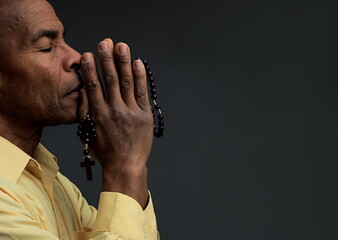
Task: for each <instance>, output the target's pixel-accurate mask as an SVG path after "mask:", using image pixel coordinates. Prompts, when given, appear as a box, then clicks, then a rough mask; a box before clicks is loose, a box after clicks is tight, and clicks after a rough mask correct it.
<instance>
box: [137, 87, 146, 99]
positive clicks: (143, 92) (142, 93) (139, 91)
mask: <svg viewBox="0 0 338 240" xmlns="http://www.w3.org/2000/svg"><path fill="white" fill-rule="evenodd" d="M146 95H147V91H146V89H145V88H144V87H140V88H138V89H137V90H136V93H135V96H136V97H138V98H144V97H146Z"/></svg>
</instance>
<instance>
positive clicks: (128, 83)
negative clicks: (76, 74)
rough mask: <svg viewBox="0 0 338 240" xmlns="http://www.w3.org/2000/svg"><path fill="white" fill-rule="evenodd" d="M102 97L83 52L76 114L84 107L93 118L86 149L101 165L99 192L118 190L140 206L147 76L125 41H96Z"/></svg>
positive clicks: (148, 130) (149, 122) (144, 191)
mask: <svg viewBox="0 0 338 240" xmlns="http://www.w3.org/2000/svg"><path fill="white" fill-rule="evenodd" d="M98 54H99V58H100V62H101V66H102V73H103V82H104V85H105V89H106V91H107V98H105V97H104V95H103V90H102V88H101V85H100V82H99V77H98V74H97V72H96V64H95V60H94V56H93V54H91V53H85V54H83V56H82V60H81V69H82V73H83V78H84V84H85V89H82V90H81V103H80V107H79V115H80V116H81V117H84V116H86V114H87V112H88V110H90V112H91V113H92V118H93V120H94V122H95V127H96V132H97V139H96V142H95V143H94V144H90V145H89V151H90V154H91V156H93V157H94V159H96V160H98V161H99V162H100V163H101V165H102V168H103V176H102V177H103V179H102V180H103V181H102V190H103V191H112V192H120V193H123V194H126V195H129V196H130V197H133V198H134V199H135V200H137V201H138V202H139V203H140V205H141V206H142V207H143V208H145V207H146V204H147V201H148V186H147V168H146V162H147V160H148V157H149V154H150V151H151V146H152V141H153V124H154V123H153V122H154V119H153V117H152V112H151V108H150V104H149V98H148V91H147V80H146V72H145V68H144V65H143V63H142V61H141V60H135V61H132V60H131V55H130V49H129V47H128V46H127V45H126V44H124V43H118V44H116V46H114V44H113V41H112V40H111V39H105V40H103V41H102V42H101V43H100V44H99V48H98Z"/></svg>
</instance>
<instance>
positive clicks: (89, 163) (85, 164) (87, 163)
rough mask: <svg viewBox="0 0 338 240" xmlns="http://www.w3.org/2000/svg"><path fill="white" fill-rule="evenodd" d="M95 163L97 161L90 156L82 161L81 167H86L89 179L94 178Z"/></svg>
mask: <svg viewBox="0 0 338 240" xmlns="http://www.w3.org/2000/svg"><path fill="white" fill-rule="evenodd" d="M94 165H95V162H94V161H92V160H91V159H90V158H89V157H85V159H84V161H83V162H82V163H81V167H85V168H86V173H87V180H93V175H92V166H94Z"/></svg>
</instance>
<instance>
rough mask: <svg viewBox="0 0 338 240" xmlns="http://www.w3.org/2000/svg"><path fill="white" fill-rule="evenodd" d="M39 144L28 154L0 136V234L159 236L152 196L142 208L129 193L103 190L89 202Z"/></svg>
mask: <svg viewBox="0 0 338 240" xmlns="http://www.w3.org/2000/svg"><path fill="white" fill-rule="evenodd" d="M58 170H59V167H58V165H57V162H56V158H55V157H54V156H53V155H52V154H51V153H50V152H48V150H47V149H45V148H44V147H43V146H42V145H41V144H39V145H38V146H37V148H36V150H35V152H34V154H33V156H32V157H31V156H29V155H27V154H26V153H25V152H23V151H22V150H21V149H20V148H18V147H17V146H15V145H14V144H12V143H10V142H9V141H7V140H6V139H4V138H2V137H0V239H25V240H42V239H43V240H49V239H51V240H52V239H53V240H56V239H62V240H66V239H69V240H72V239H81V240H86V239H97V240H100V239H106V240H108V239H109V240H146V239H147V240H155V239H159V238H158V236H157V235H158V234H157V227H156V218H155V213H154V209H153V204H152V200H151V197H149V199H150V200H149V204H148V206H147V208H146V209H145V210H144V211H143V210H142V208H141V206H140V205H139V204H138V202H137V201H135V200H134V199H132V198H130V197H128V196H126V195H124V194H121V193H115V192H102V193H101V194H100V200H99V207H98V210H96V209H95V208H94V207H92V206H89V205H88V203H87V201H86V200H85V199H84V198H83V197H82V195H81V193H80V191H79V189H78V188H77V187H76V186H75V185H74V184H73V183H71V182H70V181H69V180H68V179H67V178H66V177H65V176H63V175H62V174H61V173H60V172H59V171H58Z"/></svg>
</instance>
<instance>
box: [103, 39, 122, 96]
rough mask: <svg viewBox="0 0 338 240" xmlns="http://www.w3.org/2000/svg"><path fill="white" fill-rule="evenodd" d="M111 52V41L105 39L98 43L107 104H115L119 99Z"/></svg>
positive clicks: (112, 48) (112, 47) (116, 75)
mask: <svg viewBox="0 0 338 240" xmlns="http://www.w3.org/2000/svg"><path fill="white" fill-rule="evenodd" d="M113 51H114V44H113V41H112V40H111V39H109V38H107V39H105V40H103V41H102V42H100V43H99V46H98V53H99V57H100V62H101V67H102V74H103V82H104V85H105V88H106V92H107V96H108V101H109V102H116V101H118V100H119V99H121V93H120V86H119V77H118V74H117V71H116V68H115V63H114V57H113Z"/></svg>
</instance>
